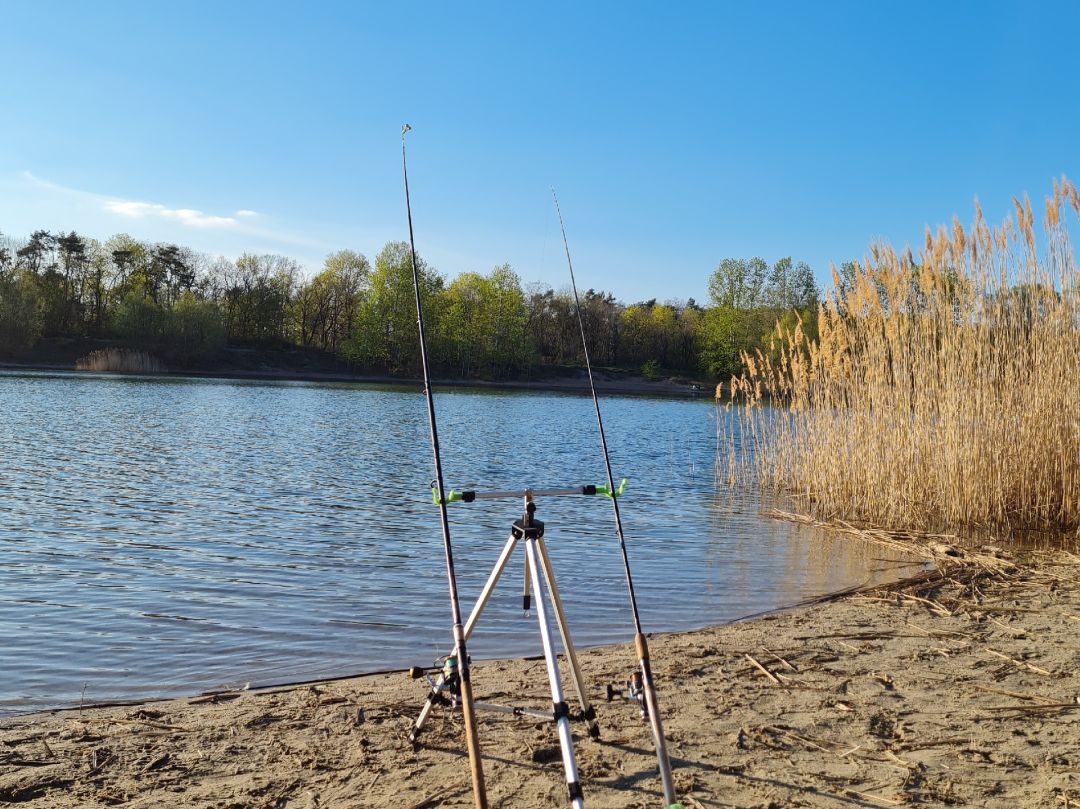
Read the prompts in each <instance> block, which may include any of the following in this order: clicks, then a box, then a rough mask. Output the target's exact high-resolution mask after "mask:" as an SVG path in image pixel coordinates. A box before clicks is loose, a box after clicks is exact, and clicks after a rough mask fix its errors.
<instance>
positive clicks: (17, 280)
mask: <svg viewBox="0 0 1080 809" xmlns="http://www.w3.org/2000/svg"><path fill="white" fill-rule="evenodd" d="M7 263H8V264H10V260H9V261H8V262H7ZM0 269H2V268H0ZM38 303H39V301H38V292H37V285H36V284H35V283H34V279H33V276H32V275H31V274H30V273H29V271H27V270H15V271H10V270H8V271H6V272H0V356H7V357H17V356H19V355H21V354H23V353H25V352H26V351H29V350H30V349H31V348H33V347H34V344H35V343H36V342H37V341H38V338H39V337H40V336H41V314H40V309H39V306H38Z"/></svg>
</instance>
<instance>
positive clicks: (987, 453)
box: [728, 178, 1080, 534]
mask: <svg viewBox="0 0 1080 809" xmlns="http://www.w3.org/2000/svg"><path fill="white" fill-rule="evenodd" d="M1014 203H1015V210H1016V218H1015V220H1013V219H1012V218H1011V217H1010V218H1008V219H1006V220H1005V222H1004V223H1003V224H1002V225H1001V226H999V227H991V226H989V225H987V224H986V222H985V221H984V219H983V215H982V212H981V210H980V209H979V207H978V202H977V201H976V207H975V219H974V222H973V224H972V225H971V226H970V227H968V228H964V227H963V226H961V224H960V223H959V221H957V220H955V219H954V221H953V223H952V226H951V227H949V228H944V227H942V228H940V229H939V230H937V232H931V230H930V229H929V228H928V229H927V232H926V239H925V244H924V245H923V247H922V249H921V250H920V251H919V254H918V256H913V255H912V254H911V253H910V251H904V252H902V253H898V252H896V251H895V250H894V249H893V248H891V247H890V246H889V245H888V244H884V243H881V244H875V245H874V246H873V247H872V248H871V250H870V254H869V256H868V257H867V258H866V259H865V260H864V261H862V262H861V263H856V264H855V265H854V267H852V266H851V265H849V266H848V268H847V269H848V272H847V273H846V277H841V275H839V274H838V273H837V271H836V270H835V269H834V270H833V281H834V285H835V289H834V290H833V291H832V292H831V293H830V294H829V296H828V297H827V299H826V301H825V303H824V304H823V305H822V306H821V308H820V310H819V322H818V338H817V339H816V340H814V341H808V340H806V339H805V338H804V336H803V334H802V329H801V324H799V325H798V326H796V327H795V328H794V329H788V330H781V329H779V328H778V331H777V333H776V336H775V341H774V345H773V346H771V350H770V351H768V352H762V351H758V352H756V354H755V355H754V356H752V357H750V356H747V357H744V361H745V363H746V369H747V370H746V372H745V373H744V374H743V375H742V376H741V377H739V378H736V379H733V380H732V382H731V389H730V393H731V397H732V401H733V402H734V405H733V407H734V408H735V411H736V412H735V414H733V415H734V416H735V418H732V419H730V420H728V423H729V424H732V425H733V426H732V433H731V435H730V436H729V439H728V440H729V442H730V444H731V446H732V450H733V451H732V453H731V455H730V456H729V457H734V456H735V454H736V453H735V451H734V449H735V447H734V445H735V444H736V443H741V444H743V445H752V448H753V451H752V452H745V451H744V452H741V453H739V454H740V455H741V457H742V458H744V459H746V461H745V463H743V464H742V465H741V466H740V468H739V470H738V474H739V476H740V477H742V478H743V479H744V480H745V479H746V477H747V476H749V477H750V479H751V480H754V481H756V482H757V483H758V484H760V485H762V486H764V487H766V488H768V489H771V490H774V491H776V492H781V493H785V494H787V495H790V496H792V497H794V498H795V499H796V501H797V503H798V506H799V508H798V510H799V511H800V512H802V513H804V514H806V515H808V516H812V517H815V518H816V519H822V520H836V519H842V520H849V521H859V522H862V523H868V524H873V525H876V526H881V527H887V528H893V529H911V530H918V531H937V530H951V531H960V532H972V531H987V530H989V531H992V532H996V533H1003V534H1011V533H1019V532H1025V531H1053V532H1060V531H1069V532H1078V531H1080V396H1078V391H1077V383H1078V382H1080V283H1078V282H1080V276H1078V272H1077V265H1076V262H1075V259H1074V256H1073V253H1072V250H1071V247H1070V244H1069V234H1068V228H1067V224H1066V221H1065V220H1066V216H1065V214H1066V213H1068V209H1071V210H1072V212H1073V213H1074V214H1080V196H1078V194H1077V190H1076V187H1075V186H1074V185H1073V184H1072V183H1070V182H1069V181H1068V180H1066V179H1064V178H1062V180H1061V181H1060V182H1055V183H1054V189H1053V194H1052V196H1051V197H1050V198H1049V199H1048V200H1047V203H1046V211H1045V216H1044V224H1045V230H1044V236H1045V238H1042V237H1040V238H1036V232H1035V231H1036V229H1035V217H1034V213H1033V211H1032V208H1031V204H1030V203H1029V202H1028V200H1027V199H1026V198H1025V199H1023V200H1014ZM1070 219H1071V217H1070ZM852 269H853V271H852ZM743 449H745V446H744V447H743Z"/></svg>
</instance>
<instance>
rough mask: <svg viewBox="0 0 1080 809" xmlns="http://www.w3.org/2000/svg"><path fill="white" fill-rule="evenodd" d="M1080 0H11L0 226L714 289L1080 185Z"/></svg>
mask: <svg viewBox="0 0 1080 809" xmlns="http://www.w3.org/2000/svg"><path fill="white" fill-rule="evenodd" d="M1078 9H1080V6H1077V5H1076V4H1069V3H1061V4H1049V3H1040V4H1036V3H1032V4H1023V3H1015V2H1011V3H961V2H948V3H945V2H935V3H912V2H904V3H885V2H873V3H866V2H859V3H829V2H820V3H791V4H787V3H739V4H729V3H701V4H694V3H687V4H645V3H610V4H601V3H567V4H563V3H555V2H550V3H543V4H536V5H534V6H531V7H526V6H524V5H521V4H508V3H492V4H468V5H467V7H465V6H464V4H448V3H431V4H383V5H381V6H374V5H370V6H369V5H366V4H360V3H340V4H335V3H309V4H300V3H274V2H262V3H247V4H245V3H227V4H226V3H222V4H218V3H213V4H212V3H200V2H176V3H168V4H166V3H156V2H145V1H141V2H100V3H84V2H78V3H59V2H43V1H41V0H38V2H13V1H12V0H0V24H2V27H3V29H4V31H5V36H4V40H5V41H4V46H3V47H2V48H0V77H2V79H0V86H2V88H3V91H2V92H0V231H3V232H4V233H5V234H9V235H14V236H25V235H27V234H28V233H29V232H30V231H31V230H32V229H35V228H38V227H43V228H46V229H51V230H59V229H64V230H70V229H76V230H78V231H80V232H83V233H85V234H87V235H91V236H95V237H99V238H104V237H107V236H109V235H111V234H113V233H117V232H127V233H130V234H132V235H133V236H136V237H139V238H143V239H148V240H154V241H175V242H178V243H181V244H187V245H191V246H192V247H195V248H198V249H200V250H204V251H207V252H210V253H213V254H223V255H226V256H229V257H235V256H237V255H239V254H240V253H241V252H243V251H245V250H246V251H252V252H274V253H282V254H285V255H289V256H292V257H294V258H296V259H298V260H300V261H301V262H303V263H304V264H305V265H306V266H308V267H309V268H310V269H312V270H315V269H318V267H319V265H320V264H321V262H322V258H323V257H324V256H325V255H326V254H327V253H328V252H330V251H332V250H336V249H339V248H343V247H349V248H353V249H356V250H360V251H361V252H364V253H365V254H367V255H368V256H369V257H370V258H374V256H375V254H376V253H377V252H378V250H379V249H380V247H381V246H382V245H383V244H384V243H385V242H386V241H388V240H391V239H400V238H404V237H405V235H406V233H407V231H406V223H405V212H404V200H403V193H402V188H401V165H400V137H399V132H400V127H401V124H402V123H404V122H406V121H407V122H409V123H410V124H411V125H412V126H413V129H414V131H413V133H412V134H411V135H410V136H409V137H410V141H409V149H410V151H409V169H410V179H411V183H412V192H413V205H414V218H415V224H416V230H417V247H418V249H419V251H420V253H421V254H422V255H424V256H425V257H427V258H428V259H429V260H430V261H431V262H432V263H433V264H435V266H436V267H437V268H438V269H439V270H440V271H441V272H443V273H444V274H446V275H448V276H451V277H452V276H454V275H457V274H458V273H460V272H463V271H467V270H476V271H487V270H490V269H491V268H492V267H493V266H495V265H496V264H500V263H503V262H510V263H511V264H512V265H513V266H514V268H515V269H516V270H517V271H518V272H519V274H520V275H521V276H522V279H523V280H524V281H526V282H528V281H544V282H546V283H549V284H552V285H554V286H556V287H558V286H562V285H563V284H565V283H566V281H567V276H566V269H565V264H564V261H563V259H562V254H561V245H560V242H559V232H558V222H557V220H556V218H555V214H554V209H553V205H552V202H551V196H550V191H549V189H550V187H551V186H555V187H556V189H557V191H558V193H559V197H560V201H561V203H562V208H563V213H564V215H565V217H566V220H567V229H568V232H569V236H570V245H571V250H572V251H573V254H574V261H575V268H576V270H577V272H578V278H579V283H580V284H581V285H582V286H583V287H596V288H603V289H607V290H611V291H613V292H614V293H615V294H616V295H617V296H618V297H620V298H621V299H623V300H625V301H627V302H632V301H634V300H639V299H643V298H650V297H657V298H660V299H661V300H663V299H668V298H686V297H695V298H697V299H699V300H703V299H704V298H705V297H706V295H705V289H706V282H707V278H708V276H709V273H710V272H711V271H712V270H713V269H714V268H715V266H716V264H717V263H718V262H719V261H720V259H722V258H724V257H727V256H737V257H748V256H752V255H761V256H762V257H764V258H766V259H767V260H769V261H773V260H775V259H776V258H778V257H781V256H786V255H791V256H793V257H794V258H795V259H796V260H805V261H807V262H809V263H810V265H811V266H812V267H813V268H814V270H815V274H816V275H817V277H818V278H819V280H820V281H821V282H822V283H823V284H825V283H826V282H827V279H828V268H829V265H830V263H833V262H835V263H839V262H841V261H844V260H847V259H849V258H853V257H858V256H861V255H863V254H864V253H865V251H866V249H867V246H868V245H869V243H870V242H871V241H872V240H874V239H877V238H887V239H889V240H891V241H893V242H894V243H895V244H897V245H898V246H899V245H903V244H904V243H911V244H913V245H917V244H919V243H920V242H921V239H922V233H923V229H924V227H925V226H926V225H927V224H931V225H936V224H938V223H941V222H946V221H948V220H949V219H951V217H952V215H953V214H954V213H957V214H959V215H960V218H961V220H962V221H965V222H967V221H969V219H970V217H971V211H972V199H973V197H974V196H975V195H978V196H979V198H980V200H981V201H982V204H983V207H984V210H985V211H986V213H987V216H988V217H989V218H990V219H992V220H996V219H1000V218H1001V217H1003V216H1004V215H1005V214H1006V213H1007V212H1008V210H1009V206H1010V202H1009V201H1010V197H1011V196H1012V195H1014V194H1015V195H1021V194H1023V193H1025V192H1026V193H1029V194H1030V195H1031V197H1032V199H1033V201H1036V202H1038V201H1039V200H1041V199H1042V198H1043V197H1044V196H1045V195H1046V194H1047V193H1048V192H1049V190H1050V183H1051V180H1052V178H1054V177H1056V176H1059V175H1061V174H1067V175H1069V176H1070V177H1071V178H1073V179H1077V178H1080V166H1078V165H1077V164H1078V162H1080V156H1078V150H1077V146H1076V144H1077V143H1078V141H1080V138H1078V131H1080V104H1078V101H1080V71H1078V70H1077V69H1076V64H1075V45H1076V39H1075V35H1076V32H1077V31H1078V30H1080V10H1078Z"/></svg>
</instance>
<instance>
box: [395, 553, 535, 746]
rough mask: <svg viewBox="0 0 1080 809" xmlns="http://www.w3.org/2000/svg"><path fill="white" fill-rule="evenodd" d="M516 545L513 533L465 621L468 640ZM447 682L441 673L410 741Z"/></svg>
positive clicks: (418, 733) (422, 709)
mask: <svg viewBox="0 0 1080 809" xmlns="http://www.w3.org/2000/svg"><path fill="white" fill-rule="evenodd" d="M516 546H517V537H515V536H514V535H513V534H511V535H510V538H509V539H508V540H506V544H505V545H504V546H503V549H502V553H500V554H499V560H498V561H497V562H496V563H495V567H494V568H492V570H491V575H489V576H488V580H487V582H486V583H485V584H484V589H483V590H481V591H480V598H479V599H477V601H476V606H475V607H473V610H472V613H470V615H469V620H468V621H466V622H465V630H464V635H465V639H466V640H468V639H469V638H470V637H471V636H472V633H473V630H474V629H475V628H476V622H477V620H478V619H479V618H480V613H481V612H483V611H484V607H486V606H487V603H488V601H489V600H490V599H491V593H492V591H493V590H494V589H495V585H496V584H498V582H499V576H501V575H502V572H503V570H505V569H506V563H507V562H509V561H510V554H512V553H513V552H514V548H515V547H516ZM445 684H446V678H445V676H444V675H443V674H441V673H440V674H439V676H438V677H437V678H436V680H435V687H434V688H432V689H431V690H430V691H429V692H428V698H427V701H426V702H424V707H423V708H421V709H420V715H419V716H418V717H416V722H415V723H413V729H412V731H411V732H410V733H409V741H410V742H412V743H415V742H416V737H417V736H419V735H420V731H421V730H422V729H423V727H424V724H425V723H426V722H427V718H428V715H429V714H431V709H432V708H433V707H434V705H435V702H436V701H437V700H438V698H439V690H440V689H441V688H442V687H443V685H445Z"/></svg>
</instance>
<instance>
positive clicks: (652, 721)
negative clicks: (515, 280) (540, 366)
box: [551, 188, 681, 809]
mask: <svg viewBox="0 0 1080 809" xmlns="http://www.w3.org/2000/svg"><path fill="white" fill-rule="evenodd" d="M551 196H552V198H553V199H554V200H555V213H556V214H558V217H559V229H560V230H561V231H562V238H563V248H564V249H565V250H566V264H567V266H568V267H569V268H570V287H571V289H573V291H574V308H575V310H576V311H577V321H578V328H579V330H580V331H581V349H582V351H583V352H584V353H585V369H586V371H588V374H589V390H590V391H591V393H592V401H593V409H594V410H595V411H596V426H597V428H598V429H599V431H600V450H601V452H602V454H603V456H604V469H605V471H606V472H607V481H608V487H609V488H608V490H609V491H611V492H612V493H613V496H612V497H611V507H612V509H613V511H614V513H615V533H616V534H617V535H618V537H619V548H620V550H621V552H622V562H623V572H624V573H625V574H626V589H627V590H628V591H629V594H630V611H631V612H632V613H633V615H634V648H635V649H636V650H637V656H638V665H639V666H640V668H641V681H642V690H643V691H644V699H645V707H646V709H647V710H648V719H649V726H650V727H651V728H652V734H653V742H654V744H655V745H656V758H657V762H658V764H659V768H660V783H661V785H662V787H663V790H664V806H665V807H667V808H668V809H676V807H678V809H681V806H680V805H679V804H678V803H676V799H675V786H674V783H673V780H672V777H671V759H670V758H668V752H667V738H666V737H665V736H664V726H663V722H662V721H661V719H660V704H659V700H658V699H657V696H656V685H655V683H654V681H653V674H652V665H651V663H650V661H649V642H648V640H646V638H645V633H644V632H642V631H641V617H640V615H639V614H638V605H637V595H636V594H635V593H634V577H633V575H631V573H630V559H629V557H628V556H627V554H626V538H625V537H624V535H623V528H622V517H621V516H620V515H619V498H618V497H617V496H614V492H615V491H616V489H615V478H614V476H613V475H612V474H611V457H610V456H609V454H608V447H607V438H606V437H605V436H604V420H603V418H601V416H600V400H599V399H598V398H597V396H596V385H595V384H594V382H593V372H592V363H591V362H590V361H589V344H588V341H587V340H586V339H585V321H584V319H583V318H582V316H581V299H580V298H579V297H578V291H577V280H576V279H575V278H574V262H573V261H572V260H571V259H570V243H569V242H568V241H567V238H566V224H565V223H564V222H563V216H562V209H561V208H560V207H559V197H558V195H557V194H556V193H555V189H554V188H552V189H551Z"/></svg>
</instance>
